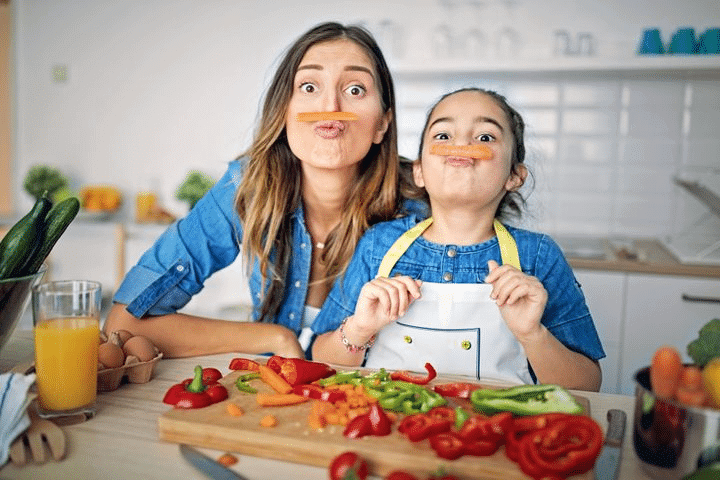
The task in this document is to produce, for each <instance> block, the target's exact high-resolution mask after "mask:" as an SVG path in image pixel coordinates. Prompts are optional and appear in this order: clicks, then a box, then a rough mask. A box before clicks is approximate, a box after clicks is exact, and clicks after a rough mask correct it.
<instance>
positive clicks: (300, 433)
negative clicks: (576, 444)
mask: <svg viewBox="0 0 720 480" xmlns="http://www.w3.org/2000/svg"><path fill="white" fill-rule="evenodd" d="M241 373H246V372H231V373H230V374H228V375H227V376H225V377H224V378H223V379H221V383H223V384H224V385H225V386H226V387H227V389H228V393H229V394H230V398H228V399H227V400H225V401H223V402H220V403H217V404H214V405H210V406H209V407H205V408H201V409H189V410H184V409H175V408H170V409H169V410H168V411H167V412H166V413H164V414H163V415H161V416H160V417H159V418H158V430H159V434H160V439H161V440H165V441H168V442H174V443H186V444H191V445H197V446H201V447H206V448H213V449H217V450H224V451H228V452H237V453H242V454H247V455H252V456H257V457H265V458H274V459H279V460H283V461H288V462H295V463H303V464H308V465H316V466H320V467H327V466H328V465H329V464H330V462H331V461H332V459H333V458H334V457H335V456H337V455H339V454H340V453H342V452H344V451H346V450H353V451H355V452H357V453H358V454H359V455H361V456H363V457H365V458H366V459H367V461H368V464H369V465H370V469H371V472H372V473H373V474H375V475H380V476H383V475H387V474H388V473H390V472H391V471H393V470H398V469H401V470H405V471H407V472H410V473H413V474H415V475H418V476H420V478H426V477H427V476H428V475H429V474H430V473H432V472H435V471H437V470H438V468H439V467H440V466H442V467H443V468H444V470H445V472H446V473H449V474H453V475H457V476H459V477H460V478H468V479H470V478H472V479H477V478H502V479H503V480H512V479H523V480H525V479H528V478H530V477H528V476H526V475H525V474H524V473H522V471H521V470H520V467H519V466H518V465H517V464H516V463H515V462H513V461H511V460H509V459H508V458H507V457H506V456H505V452H504V448H505V447H500V450H498V451H497V452H496V453H495V454H494V455H492V456H489V457H471V456H464V457H461V458H459V459H457V460H452V461H449V460H444V459H442V458H440V457H437V456H436V455H435V452H434V451H433V450H432V448H431V447H430V445H429V442H428V441H427V440H424V441H421V442H416V443H413V442H410V441H409V440H407V439H406V438H405V437H404V436H403V435H401V434H400V433H398V432H397V422H396V423H395V425H394V428H393V432H392V433H391V434H390V435H388V436H385V437H363V438H360V439H348V438H345V437H344V436H343V434H342V432H343V427H339V426H332V425H331V426H328V427H327V428H325V429H323V430H321V431H317V430H313V429H311V428H310V427H308V425H307V416H308V413H309V412H310V408H311V403H310V402H306V403H303V404H300V405H293V406H287V407H261V406H259V405H258V404H257V402H256V400H255V395H250V394H246V393H242V392H240V391H238V389H237V388H236V387H235V386H234V382H235V380H236V379H237V377H238V376H239V375H240V374H241ZM179 380H181V379H178V381H179ZM451 381H453V380H443V379H442V378H440V377H438V378H436V379H435V380H434V381H433V382H432V384H439V383H448V382H451ZM432 384H431V385H432ZM252 385H253V386H255V387H257V388H258V391H270V388H269V387H267V386H266V385H264V384H263V383H262V382H261V381H259V380H255V381H253V382H252ZM576 398H577V400H578V401H579V402H580V404H581V405H583V407H584V408H585V413H586V414H588V415H589V413H590V403H589V401H588V400H587V399H586V398H585V397H580V396H576ZM230 402H232V403H235V404H237V405H238V406H240V407H242V409H243V410H244V411H245V414H244V415H242V416H240V417H233V416H231V415H230V414H228V413H227V410H226V407H227V404H228V403H230ZM267 414H272V415H274V416H275V417H276V418H277V419H278V425H277V426H276V427H273V428H266V427H261V426H260V419H261V418H262V417H264V416H265V415H267ZM573 478H577V479H578V480H579V479H589V478H591V476H590V472H588V474H586V475H581V476H577V477H573Z"/></svg>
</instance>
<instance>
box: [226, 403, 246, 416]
mask: <svg viewBox="0 0 720 480" xmlns="http://www.w3.org/2000/svg"><path fill="white" fill-rule="evenodd" d="M227 411H228V413H229V414H230V415H232V416H233V417H240V416H242V415H243V414H244V413H245V412H244V411H243V409H242V408H240V406H238V405H237V404H236V403H228V405H227Z"/></svg>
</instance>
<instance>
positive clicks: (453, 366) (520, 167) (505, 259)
mask: <svg viewBox="0 0 720 480" xmlns="http://www.w3.org/2000/svg"><path fill="white" fill-rule="evenodd" d="M523 135H524V123H523V120H522V118H521V116H520V115H519V114H518V113H517V112H516V111H515V110H514V109H513V108H512V107H510V106H509V105H508V103H507V101H506V100H505V98H504V97H502V96H501V95H498V94H497V93H495V92H491V91H485V90H480V89H462V90H458V91H455V92H452V93H450V94H447V95H445V96H444V97H443V98H441V99H440V101H439V102H438V103H437V104H436V105H435V106H434V107H433V109H432V110H431V112H430V115H429V116H428V119H427V123H426V125H425V128H424V129H423V136H422V140H421V145H420V152H419V160H417V161H416V162H415V163H414V170H413V173H414V179H415V183H416V184H417V185H418V187H424V189H425V191H426V192H427V195H428V196H429V202H430V207H431V211H432V217H430V218H428V219H425V220H424V221H421V220H423V218H420V217H419V216H418V215H417V214H411V215H408V216H406V217H403V218H400V219H397V220H392V221H388V222H384V223H381V224H378V225H375V226H374V227H372V228H371V229H370V230H368V232H367V233H366V234H365V236H364V237H363V238H362V240H361V241H360V243H359V244H358V247H357V249H356V251H355V254H354V257H353V259H352V261H351V263H350V265H349V266H348V269H347V271H346V273H345V274H344V275H343V276H342V277H341V279H340V280H338V282H336V284H335V286H334V288H333V290H332V291H331V292H330V295H329V296H328V299H327V301H326V302H325V304H324V306H323V308H322V310H321V312H320V314H319V315H318V317H317V318H316V324H315V327H314V330H315V332H316V333H318V334H319V335H318V337H317V338H316V340H315V342H314V344H313V356H314V358H315V359H318V360H322V361H329V362H334V363H338V364H342V365H359V364H361V363H362V362H363V360H366V366H369V367H385V368H388V369H409V370H414V371H423V370H424V365H425V363H426V362H430V363H432V364H433V366H434V367H435V368H436V369H437V370H438V372H440V373H451V374H463V375H471V376H473V377H476V378H479V379H499V380H502V381H509V382H521V383H533V382H539V383H555V384H559V385H562V386H565V387H567V388H575V389H584V390H596V391H597V390H599V388H600V383H601V372H600V367H599V364H598V362H597V361H598V359H600V358H602V357H604V356H605V353H604V351H603V348H602V346H601V344H600V340H599V338H598V335H597V332H596V330H595V326H594V324H593V321H592V318H591V317H590V312H589V311H588V308H587V306H586V304H585V299H584V296H583V294H582V291H581V290H580V286H579V284H578V283H577V281H576V280H575V277H574V275H573V272H572V269H571V268H570V266H569V265H568V263H567V261H566V260H565V258H564V257H563V255H562V252H561V251H560V249H559V247H558V246H557V245H556V244H555V243H554V242H553V241H552V239H550V238H549V237H548V236H547V235H544V234H541V233H535V232H530V231H527V230H522V229H518V228H513V227H505V226H503V224H501V223H500V222H499V221H498V220H497V219H498V218H503V216H504V215H507V214H508V213H509V212H512V211H514V212H516V213H519V210H520V204H521V202H522V197H520V196H519V194H518V192H517V190H518V189H519V188H520V187H521V186H522V184H523V182H524V181H525V178H526V176H527V169H526V167H525V165H524V164H523V161H524V157H525V147H524V140H523ZM323 325H327V326H331V327H330V328H327V329H325V330H319V329H318V328H316V327H320V326H323ZM338 327H339V328H338Z"/></svg>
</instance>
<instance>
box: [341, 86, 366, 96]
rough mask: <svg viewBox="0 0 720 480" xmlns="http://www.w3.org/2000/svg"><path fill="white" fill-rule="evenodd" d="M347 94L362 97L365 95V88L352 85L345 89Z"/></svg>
mask: <svg viewBox="0 0 720 480" xmlns="http://www.w3.org/2000/svg"><path fill="white" fill-rule="evenodd" d="M345 92H346V93H347V94H348V95H350V96H352V97H362V96H363V95H365V87H362V86H360V85H351V86H349V87H348V88H346V89H345Z"/></svg>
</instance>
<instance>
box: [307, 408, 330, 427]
mask: <svg viewBox="0 0 720 480" xmlns="http://www.w3.org/2000/svg"><path fill="white" fill-rule="evenodd" d="M326 425H327V419H326V418H325V416H324V415H320V414H317V413H314V412H310V413H309V414H308V426H309V427H310V428H312V429H314V430H321V429H323V428H325V426H326Z"/></svg>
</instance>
